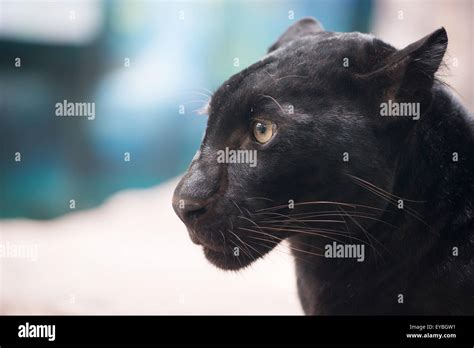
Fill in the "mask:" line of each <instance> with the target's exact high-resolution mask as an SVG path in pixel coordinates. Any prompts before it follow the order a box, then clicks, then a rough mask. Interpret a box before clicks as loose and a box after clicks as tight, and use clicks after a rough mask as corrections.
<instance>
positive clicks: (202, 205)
mask: <svg viewBox="0 0 474 348" xmlns="http://www.w3.org/2000/svg"><path fill="white" fill-rule="evenodd" d="M173 208H174V211H175V212H176V214H177V215H178V216H179V218H180V219H181V220H182V221H183V222H184V223H185V224H187V223H190V222H192V221H196V220H197V219H199V218H201V216H202V215H204V214H205V213H206V212H207V211H208V207H207V204H206V202H205V201H195V200H190V199H180V198H179V196H178V197H175V198H174V200H173Z"/></svg>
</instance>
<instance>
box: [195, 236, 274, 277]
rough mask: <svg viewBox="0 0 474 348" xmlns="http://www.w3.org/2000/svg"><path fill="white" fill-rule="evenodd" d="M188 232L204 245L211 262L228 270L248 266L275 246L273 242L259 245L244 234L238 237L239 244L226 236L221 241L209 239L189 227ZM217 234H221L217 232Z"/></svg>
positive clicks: (205, 253) (198, 242)
mask: <svg viewBox="0 0 474 348" xmlns="http://www.w3.org/2000/svg"><path fill="white" fill-rule="evenodd" d="M188 233H189V236H190V238H191V241H192V242H193V243H194V244H197V245H200V246H201V247H202V249H203V252H204V256H205V257H206V259H207V260H208V261H209V262H210V263H212V264H213V265H214V266H216V267H217V268H220V269H223V270H227V271H238V270H240V269H243V268H246V267H247V266H249V265H250V264H252V263H253V262H254V261H256V260H257V259H259V258H260V257H262V256H264V255H265V254H266V253H267V252H269V251H270V250H271V249H273V246H274V245H271V244H270V245H266V244H258V245H257V244H255V243H252V242H251V241H245V240H244V238H245V237H244V236H241V237H238V241H239V244H236V243H231V242H229V239H226V237H224V239H223V240H222V241H221V242H219V243H216V241H215V240H213V241H209V240H207V239H206V238H203V237H202V236H198V233H196V232H195V231H194V230H192V229H190V228H188ZM217 235H220V234H219V233H217ZM227 238H229V236H227ZM244 243H245V245H244ZM267 244H269V243H267Z"/></svg>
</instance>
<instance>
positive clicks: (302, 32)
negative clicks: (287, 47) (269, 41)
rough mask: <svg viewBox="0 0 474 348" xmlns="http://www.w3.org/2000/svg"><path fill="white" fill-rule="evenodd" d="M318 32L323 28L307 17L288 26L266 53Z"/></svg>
mask: <svg viewBox="0 0 474 348" xmlns="http://www.w3.org/2000/svg"><path fill="white" fill-rule="evenodd" d="M320 31H324V28H323V26H322V25H321V24H320V23H319V22H318V21H317V20H316V19H314V18H311V17H307V18H303V19H300V20H299V21H298V22H296V23H295V24H293V25H292V26H290V27H289V28H288V29H287V30H286V31H285V32H284V33H283V35H282V36H280V38H279V39H278V40H277V42H275V43H274V44H273V45H272V46H271V47H270V48H269V49H268V53H270V52H273V51H275V50H276V49H277V48H279V47H281V46H283V45H284V44H286V43H288V42H290V41H292V40H294V39H297V38H300V37H303V36H308V35H314V34H316V33H318V32H320Z"/></svg>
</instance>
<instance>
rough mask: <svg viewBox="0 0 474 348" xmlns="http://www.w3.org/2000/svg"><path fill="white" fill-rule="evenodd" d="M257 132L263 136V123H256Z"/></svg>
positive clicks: (264, 128)
mask: <svg viewBox="0 0 474 348" xmlns="http://www.w3.org/2000/svg"><path fill="white" fill-rule="evenodd" d="M257 131H258V132H259V133H261V134H265V132H266V131H267V126H265V125H264V124H263V123H261V122H258V123H257Z"/></svg>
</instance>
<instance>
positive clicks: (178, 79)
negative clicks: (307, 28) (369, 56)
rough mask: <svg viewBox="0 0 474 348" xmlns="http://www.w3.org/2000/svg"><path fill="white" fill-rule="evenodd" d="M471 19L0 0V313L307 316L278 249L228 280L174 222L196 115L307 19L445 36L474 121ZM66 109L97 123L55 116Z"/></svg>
mask: <svg viewBox="0 0 474 348" xmlns="http://www.w3.org/2000/svg"><path fill="white" fill-rule="evenodd" d="M473 15H474V1H472V0H418V1H408V0H406V1H393V0H388V1H375V0H321V1H263V0H262V1H250V0H246V1H211V0H208V1H140V0H114V1H111V0H110V1H106V0H104V1H99V0H96V1H88V0H77V1H73V0H72V1H65V0H64V1H41V0H39V1H36V0H35V1H10V0H1V1H0V52H1V54H0V93H1V94H0V117H1V123H0V142H1V144H0V145H1V146H0V163H1V168H0V219H2V220H0V228H1V229H0V246H2V247H3V250H4V252H3V254H2V253H0V262H1V264H0V313H156V314H170V313H171V314H173V313H178V314H181V313H247V314H251V313H256V314H299V313H301V309H300V307H299V304H298V301H297V298H296V292H295V280H294V275H293V265H292V260H291V258H290V257H289V256H288V250H287V249H285V246H282V249H281V250H278V251H277V252H275V253H274V254H276V255H277V256H275V255H271V256H270V257H269V258H271V259H272V260H273V259H275V260H273V261H272V262H267V260H265V261H263V262H262V261H260V263H259V264H257V265H256V266H255V267H254V269H251V270H249V271H245V272H246V273H243V274H247V275H246V276H241V275H235V274H231V275H229V274H227V273H224V272H221V271H218V270H216V269H215V268H214V267H212V266H211V265H209V264H207V263H206V262H205V260H204V259H203V256H202V253H201V252H200V251H199V248H198V247H196V246H194V245H192V244H191V242H190V241H189V240H188V238H187V234H186V231H185V229H184V227H183V226H182V225H181V224H180V223H179V221H178V219H177V218H176V217H175V216H174V213H173V212H172V210H171V208H170V199H171V194H172V190H173V188H174V186H175V184H176V182H177V181H176V180H177V179H176V178H177V177H179V175H180V174H181V173H183V172H184V170H185V169H186V167H187V165H188V164H189V162H190V160H191V158H192V157H193V155H194V153H195V152H196V150H197V148H198V146H199V143H200V140H201V138H202V135H203V132H204V130H205V125H206V121H207V120H206V117H205V116H202V115H199V114H198V112H197V110H199V109H200V108H202V107H203V106H204V105H205V104H206V103H207V101H208V98H209V96H210V94H211V93H212V92H213V91H215V90H216V89H217V88H218V87H219V85H220V84H221V83H222V82H223V81H224V80H226V79H227V78H228V77H230V76H231V75H233V74H235V73H236V72H238V71H240V70H242V69H243V68H245V67H246V66H248V65H251V64H252V63H253V62H255V61H257V60H259V59H260V58H261V57H262V56H263V55H265V53H266V49H267V48H268V47H269V46H270V45H271V44H272V43H273V42H274V41H275V40H276V39H277V37H278V36H279V35H281V34H282V33H283V31H284V30H285V29H286V28H287V27H288V26H289V25H291V24H292V23H293V22H294V21H296V20H298V19H299V18H302V17H306V16H313V17H316V18H317V19H318V20H319V21H320V22H321V23H322V24H323V25H324V27H325V29H326V30H330V31H361V32H372V33H374V34H375V35H376V36H378V37H380V38H381V39H384V40H386V41H387V42H389V43H391V44H393V45H394V46H396V47H399V48H402V47H404V46H405V45H407V44H409V43H411V42H413V41H415V40H417V39H419V38H421V37H423V36H425V35H426V34H428V33H430V32H431V31H433V30H435V29H436V28H438V27H440V26H445V27H446V29H447V31H448V36H449V47H448V55H447V57H446V63H447V65H448V68H449V69H448V70H446V71H445V72H444V73H443V74H444V75H443V76H444V80H446V81H447V82H448V83H449V84H450V85H451V86H452V87H453V90H454V91H455V94H457V95H458V97H459V98H460V99H461V100H462V101H463V102H464V104H465V105H466V106H467V107H468V108H470V110H472V109H473V107H474V86H473V80H474V79H473V73H472V63H473V62H474V59H473V58H474V50H473V48H474V45H473V43H474V42H473V24H472V19H473ZM64 100H67V101H68V102H86V103H94V104H95V114H96V116H95V119H93V120H88V119H87V118H84V117H57V116H56V115H55V104H56V103H58V102H59V103H62V102H63V101H64ZM137 189H139V190H137ZM119 192H120V193H119ZM104 202H105V203H104ZM40 220H41V221H40ZM7 246H9V248H10V249H13V248H16V250H17V254H18V255H16V256H12V255H13V253H12V252H10V254H8V255H7V254H6V252H5V250H6V247H7ZM22 247H23V249H22V250H23V252H24V254H22V255H19V253H20V252H19V251H18V250H20V249H21V248H22ZM25 250H29V251H28V252H27V251H25ZM0 251H2V249H0ZM10 251H11V250H10ZM25 253H26V254H25ZM27 254H28V255H29V256H28V255H27ZM2 255H3V256H2ZM25 255H26V256H25ZM32 255H33V256H32ZM243 277H247V279H246V278H243ZM191 279H192V280H191ZM198 284H200V285H198ZM211 288H212V291H210V289H211ZM269 293H270V294H272V295H269Z"/></svg>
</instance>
